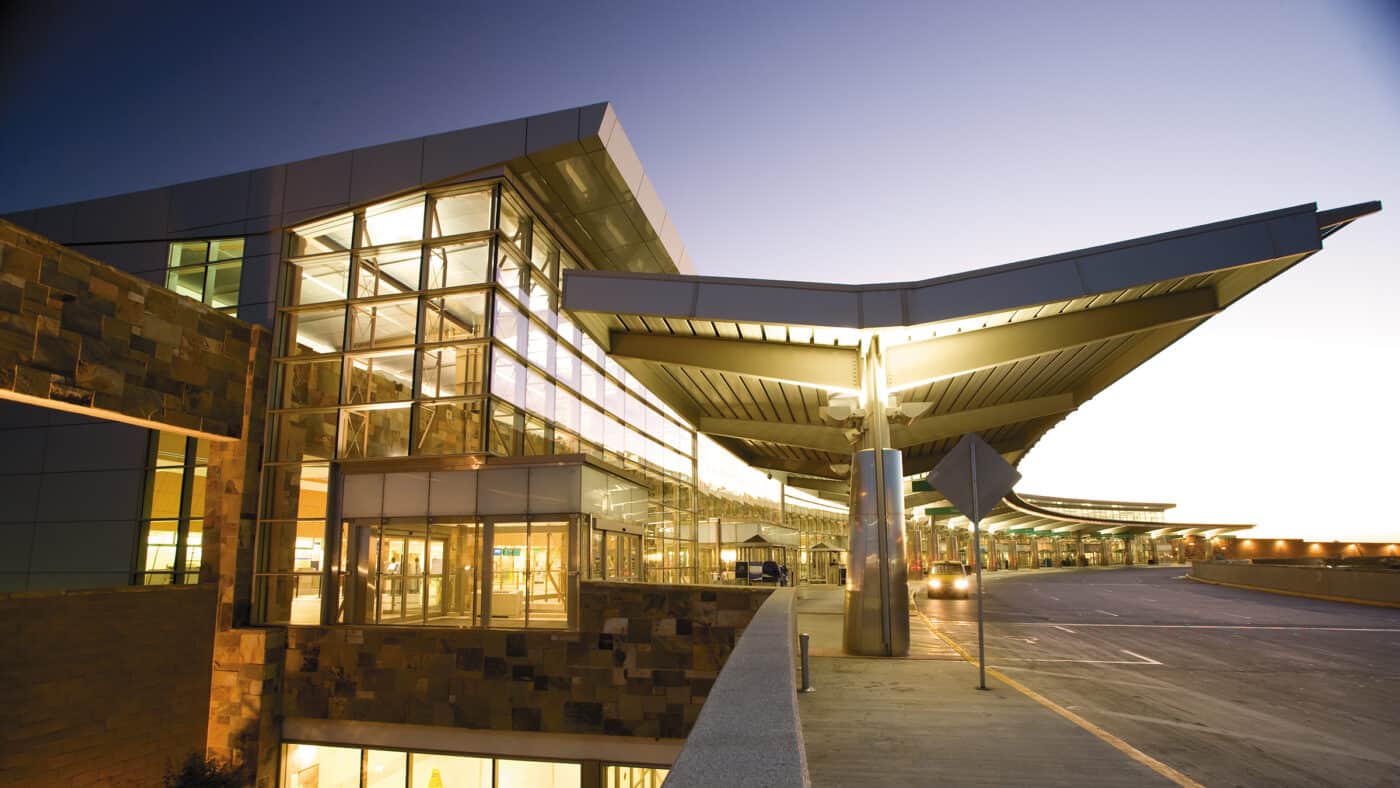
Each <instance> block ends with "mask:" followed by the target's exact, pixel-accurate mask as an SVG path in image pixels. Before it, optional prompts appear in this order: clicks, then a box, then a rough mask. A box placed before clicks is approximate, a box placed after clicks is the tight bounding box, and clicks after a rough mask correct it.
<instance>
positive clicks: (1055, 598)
mask: <svg viewBox="0 0 1400 788" xmlns="http://www.w3.org/2000/svg"><path fill="white" fill-rule="evenodd" d="M1046 596H1049V594H1047V595H1046ZM1050 598H1051V599H1053V600H1055V601H1056V602H1058V601H1060V598H1059V597H1057V596H1052V597H1050Z"/></svg>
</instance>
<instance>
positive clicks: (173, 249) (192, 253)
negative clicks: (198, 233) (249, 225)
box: [165, 238, 243, 314]
mask: <svg viewBox="0 0 1400 788" xmlns="http://www.w3.org/2000/svg"><path fill="white" fill-rule="evenodd" d="M166 268H167V270H166V273H165V286H166V287H167V288H169V289H171V290H174V291H175V292H177V293H179V294H180V295H182V296H185V297H187V298H193V299H194V300H196V301H200V302H203V303H205V304H208V305H209V306H212V307H214V308H215V309H217V310H219V311H220V312H225V313H227V314H233V313H234V312H235V311H236V310H237V307H238V285H239V281H240V280H241V279H242V276H243V239H242V238H220V239H217V240H212V241H176V242H174V243H172V244H170V256H169V259H168V261H167V264H166Z"/></svg>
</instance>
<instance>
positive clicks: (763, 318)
mask: <svg viewBox="0 0 1400 788" xmlns="http://www.w3.org/2000/svg"><path fill="white" fill-rule="evenodd" d="M1379 209H1380V205H1379V203H1365V204H1361V205H1356V206H1350V207H1347V208H1341V209H1336V210H1332V211H1318V210H1317V208H1316V206H1315V205H1301V206H1295V207H1292V208H1285V209H1282V210H1278V211H1272V212H1269V213H1263V214H1257V215H1254V216H1246V217H1242V218H1238V219H1233V220H1229V221H1224V222H1217V223H1214V224H1209V225H1203V226H1200V227H1194V228H1188V229H1184V230H1178V231H1175V232H1170V233H1165V234H1162V235H1156V236H1150V237H1146V238H1140V239H1135V240H1131V241H1125V242H1121V243H1117V244H1111V245H1108V246H1101V247H1094V248H1090V249H1084V250H1080V251H1076V252H1069V253H1065V254H1059V255H1054V256H1050V257H1045V258H1039V259H1035V260H1029V261H1024V262H1020V263H1012V264H1009V265H1004V266H998V267H994V268H987V269H982V270H979V271H972V272H967V273H963V274H957V275H953V276H946V277H940V278H936V279H930V280H926V281H921V282H908V283H898V284H881V285H826V284H814V283H802V282H782V281H767V280H747V279H727V278H715V277H699V276H664V275H655V274H629V273H614V272H600V271H570V272H569V273H568V274H567V278H566V283H565V287H564V307H565V308H566V309H568V310H569V311H570V312H572V313H574V314H575V315H576V317H578V318H579V320H580V322H581V323H583V324H584V325H585V326H586V327H587V328H588V329H589V330H590V332H591V333H593V334H595V335H596V336H598V337H599V338H600V339H601V340H604V341H606V343H607V347H608V349H609V351H610V352H611V353H612V355H613V356H614V357H615V358H617V359H618V360H619V361H620V362H621V363H622V364H623V365H624V366H625V367H627V368H628V370H629V371H631V372H632V373H633V374H634V375H636V376H637V377H638V378H639V379H641V380H642V381H643V382H644V383H645V384H646V385H648V386H649V387H651V388H652V390H653V391H655V392H656V393H657V394H658V395H659V396H661V397H662V398H663V399H665V400H666V401H667V403H668V404H669V405H670V406H671V407H672V408H674V409H675V410H676V411H677V412H678V413H680V414H681V415H682V416H684V417H685V418H687V419H689V420H690V421H691V422H692V423H694V424H695V425H696V426H697V428H698V429H699V430H700V431H701V432H704V433H706V434H708V435H710V436H712V437H714V438H715V439H717V440H719V441H720V442H721V443H723V444H724V445H726V447H727V448H729V449H730V450H732V451H734V452H735V453H736V454H737V455H738V456H740V457H742V458H744V459H745V460H746V461H748V462H749V463H750V464H752V465H754V466H756V467H760V468H768V469H772V470H776V471H782V472H786V473H788V474H790V477H789V482H790V483H792V484H795V485H801V484H803V479H835V480H842V479H844V478H845V477H846V476H847V473H848V469H849V461H850V452H851V449H852V445H853V444H852V441H853V440H854V439H855V437H856V434H857V430H854V429H852V426H853V425H852V424H851V423H850V422H846V423H840V422H835V421H832V420H828V419H825V418H823V410H822V409H823V408H825V407H826V406H827V405H828V404H829V402H830V399H831V397H832V396H833V395H836V396H840V395H842V394H849V393H851V392H854V391H857V390H858V389H859V382H858V380H857V370H858V367H859V352H860V345H861V342H862V341H863V338H864V337H868V336H870V335H872V334H878V335H879V336H880V337H881V342H882V345H883V346H884V347H885V348H886V350H885V358H886V367H887V373H888V378H889V379H888V381H887V382H888V384H889V386H890V388H891V391H893V392H894V395H895V397H896V398H897V400H898V402H899V403H900V404H912V403H926V404H927V407H926V409H925V410H924V412H922V413H919V414H916V415H915V416H914V417H913V418H912V419H904V420H902V421H901V422H898V423H895V424H893V425H892V429H891V438H892V443H893V444H894V445H895V447H896V448H899V449H901V450H902V451H903V454H904V472H905V474H906V475H914V474H918V473H923V472H926V471H928V470H931V469H932V468H933V466H934V465H936V464H937V463H938V461H939V460H941V459H942V458H943V456H944V455H945V454H946V453H947V451H948V450H949V449H950V448H951V447H952V445H953V444H954V443H956V441H957V440H958V438H959V437H960V436H961V435H962V434H964V433H966V432H978V433H980V434H981V435H982V437H983V438H985V439H986V440H987V441H988V442H989V443H991V444H992V445H993V446H995V447H997V448H998V449H999V450H1000V451H1001V452H1002V453H1003V454H1004V456H1006V457H1007V458H1008V460H1010V461H1011V462H1013V463H1015V462H1019V461H1020V459H1021V457H1023V456H1024V455H1025V453H1026V451H1028V450H1029V449H1030V448H1031V447H1032V446H1034V445H1035V443H1036V442H1037V441H1038V440H1039V439H1040V437H1041V436H1043V435H1044V434H1045V433H1046V432H1047V431H1049V430H1050V429H1051V428H1052V427H1053V426H1054V425H1055V424H1057V423H1059V421H1060V420H1061V419H1063V418H1064V417H1065V415H1067V414H1068V413H1070V412H1071V411H1073V410H1074V409H1075V408H1077V407H1078V406H1079V405H1081V404H1082V403H1084V402H1085V401H1087V400H1088V399H1089V398H1091V397H1093V396H1094V395H1095V394H1097V393H1098V392H1100V391H1102V390H1103V389H1104V388H1106V387H1107V386H1109V385H1110V384H1112V383H1113V382H1114V381H1116V380H1118V379H1119V378H1121V377H1123V376H1124V375H1125V374H1127V373H1128V372H1130V371H1132V370H1133V369H1135V368H1136V367H1137V366H1139V365H1140V364H1142V363H1143V362H1145V361H1146V360H1147V359H1149V358H1151V357H1152V356H1153V355H1155V354H1157V353H1158V352H1160V351H1161V350H1163V349H1164V348H1166V347H1167V346H1169V345H1170V344H1172V343H1173V342H1175V341H1176V340H1177V339H1180V338H1181V337H1182V336H1184V335H1185V334H1186V333H1187V332H1189V331H1190V330H1191V329H1193V328H1195V327H1196V326H1197V325H1200V324H1201V323H1202V322H1204V321H1205V320H1206V319H1208V318H1209V317H1211V316H1212V315H1214V314H1217V313H1218V312H1220V311H1221V310H1223V309H1224V308H1225V307H1227V306H1229V305H1230V304H1232V303H1234V302H1235V301H1237V300H1239V299H1240V298H1241V297H1243V296H1244V295H1246V294H1248V293H1249V292H1251V291H1252V290H1254V289H1255V288H1256V287H1259V286H1260V285H1262V284H1263V283H1265V282H1267V281H1268V280H1270V279H1272V278H1273V277H1275V276H1277V275H1279V274H1280V273H1282V272H1283V271H1286V270H1287V269H1288V268H1290V267H1292V266H1293V265H1295V264H1297V263H1298V262H1300V261H1301V260H1303V259H1306V258H1307V257H1309V256H1311V255H1312V254H1314V253H1316V252H1317V251H1319V250H1320V249H1321V248H1322V240H1323V239H1324V238H1325V237H1326V236H1327V235H1330V234H1331V233H1332V232H1335V231H1336V230H1337V229H1340V228H1341V227H1342V226H1345V225H1346V224H1348V223H1349V222H1351V221H1353V220H1355V219H1357V218H1359V217H1361V216H1364V215H1366V214H1369V213H1373V212H1375V211H1377V210H1379ZM912 410H914V408H912V406H911V411H912ZM813 485H814V486H815V487H817V488H822V487H823V485H821V484H819V483H815V482H813ZM827 492H828V493H836V492H838V491H837V490H830V489H828V490H827Z"/></svg>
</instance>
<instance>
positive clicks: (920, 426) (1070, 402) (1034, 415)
mask: <svg viewBox="0 0 1400 788" xmlns="http://www.w3.org/2000/svg"><path fill="white" fill-rule="evenodd" d="M1076 405H1077V403H1076V402H1075V400H1074V395H1072V394H1057V395H1055V396H1052V397H1037V398H1035V399H1028V400H1021V401H1020V402H1008V403H1006V404H1003V405H992V406H990V407H986V408H975V409H973V410H964V411H960V412H958V413H945V414H942V415H938V416H926V417H924V418H922V419H919V420H918V421H915V422H914V423H912V424H909V425H907V426H906V425H891V426H890V442H891V443H892V444H893V445H894V448H896V449H906V448H908V447H910V446H918V445H919V444H921V443H932V442H933V441H937V440H942V439H944V438H956V437H959V436H961V435H965V434H967V433H969V432H986V431H987V430H991V429H995V428H997V427H1001V426H1004V425H1007V424H1016V423H1018V422H1022V421H1030V420H1032V419H1039V418H1043V417H1045V416H1055V415H1059V414H1061V413H1067V412H1069V411H1071V410H1074V408H1075V407H1076Z"/></svg>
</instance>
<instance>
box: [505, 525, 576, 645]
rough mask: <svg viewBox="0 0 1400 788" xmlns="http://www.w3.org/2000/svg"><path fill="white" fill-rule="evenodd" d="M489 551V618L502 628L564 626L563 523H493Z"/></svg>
mask: <svg viewBox="0 0 1400 788" xmlns="http://www.w3.org/2000/svg"><path fill="white" fill-rule="evenodd" d="M492 528H493V532H494V534H493V543H492V548H491V578H492V579H491V619H492V623H493V624H495V625H498V626H507V627H563V626H565V625H566V624H567V623H568V605H567V602H568V597H569V592H568V587H567V586H566V580H567V577H566V567H567V566H568V536H569V523H568V522H546V521H540V522H532V523H522V522H497V523H495V524H494V525H493V526H492Z"/></svg>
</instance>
